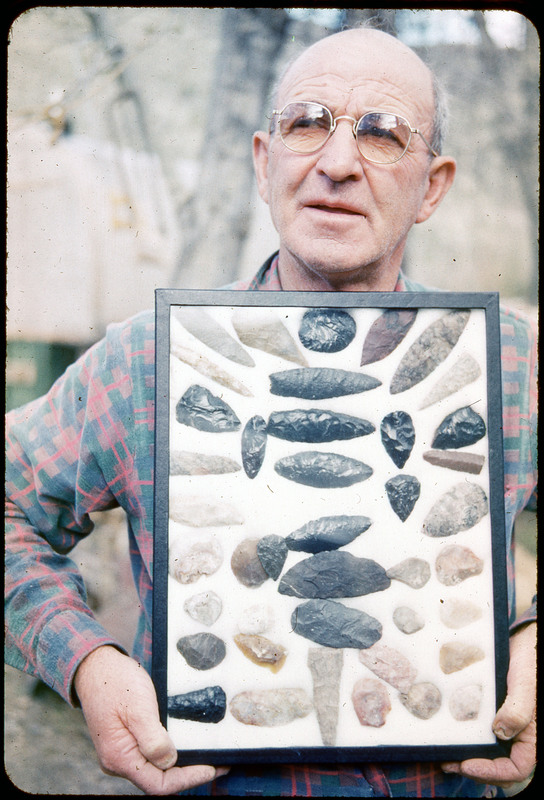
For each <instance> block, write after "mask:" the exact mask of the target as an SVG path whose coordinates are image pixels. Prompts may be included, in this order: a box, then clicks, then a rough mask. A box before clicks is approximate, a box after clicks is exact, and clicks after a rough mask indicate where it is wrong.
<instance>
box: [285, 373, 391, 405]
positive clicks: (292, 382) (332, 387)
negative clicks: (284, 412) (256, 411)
mask: <svg viewBox="0 0 544 800" xmlns="http://www.w3.org/2000/svg"><path fill="white" fill-rule="evenodd" d="M377 386H381V381H380V380H378V379H377V378H373V377H372V376H371V375H365V374H364V373H362V372H349V371H348V370H342V369H333V368H331V367H301V368H300V369H288V370H284V371H283V372H274V373H272V375H270V391H271V392H272V394H275V395H279V396H280V397H300V398H303V399H305V400H325V399H326V398H330V397H345V396H346V395H351V394H359V393H360V392H368V391H369V390H370V389H375V388H376V387H377Z"/></svg>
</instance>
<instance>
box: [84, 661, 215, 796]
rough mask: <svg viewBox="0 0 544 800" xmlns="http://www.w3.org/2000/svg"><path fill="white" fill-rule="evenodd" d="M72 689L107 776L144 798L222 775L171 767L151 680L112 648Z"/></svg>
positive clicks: (173, 754)
mask: <svg viewBox="0 0 544 800" xmlns="http://www.w3.org/2000/svg"><path fill="white" fill-rule="evenodd" d="M75 689H76V692H77V696H78V698H79V701H80V703H81V708H82V710H83V714H84V716H85V721H86V723H87V726H88V728H89V732H90V734H91V738H92V741H93V744H94V746H95V748H96V752H97V754H98V759H99V761H100V766H101V768H102V770H103V772H105V773H107V774H108V775H117V776H119V777H122V778H127V779H128V780H129V781H131V782H132V783H133V784H134V785H135V786H137V787H138V788H139V789H141V790H142V791H144V792H145V793H146V794H152V795H168V794H176V793H177V792H180V791H183V790H185V789H191V788H193V787H194V786H200V785H201V784H203V783H207V782H208V781H211V780H213V779H214V778H216V777H219V776H220V775H224V774H226V773H227V772H228V769H227V768H223V767H218V768H217V769H216V768H215V767H212V766H206V765H197V766H188V767H176V766H174V765H175V763H176V759H177V751H176V748H175V746H174V744H173V742H172V740H171V739H170V737H169V735H168V733H167V731H166V729H165V728H164V727H163V725H162V724H161V722H160V718H159V709H158V704H157V696H156V694H155V687H154V686H153V682H152V681H151V678H150V677H149V675H148V674H147V672H146V671H145V670H144V668H143V667H141V666H140V665H139V664H138V663H137V662H136V661H134V659H132V658H130V657H129V656H126V655H123V653H121V652H119V650H116V649H115V648H114V647H110V646H104V647H99V648H98V649H97V650H94V651H93V652H92V653H90V654H89V655H88V656H87V657H86V658H85V659H84V660H83V661H82V662H81V664H80V666H79V667H78V670H77V672H76V675H75Z"/></svg>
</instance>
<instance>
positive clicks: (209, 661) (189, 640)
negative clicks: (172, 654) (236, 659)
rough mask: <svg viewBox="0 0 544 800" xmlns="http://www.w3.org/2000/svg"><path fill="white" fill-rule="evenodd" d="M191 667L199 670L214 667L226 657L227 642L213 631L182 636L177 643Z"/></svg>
mask: <svg viewBox="0 0 544 800" xmlns="http://www.w3.org/2000/svg"><path fill="white" fill-rule="evenodd" d="M176 647H177V649H178V652H179V653H181V655H182V656H183V658H184V659H185V660H186V662H187V663H188V665H189V666H190V667H193V669H198V670H208V669H213V667H216V666H217V665H218V664H220V663H221V662H222V661H223V659H224V658H225V655H226V652H227V649H226V646H225V642H224V641H223V640H222V639H220V638H219V637H218V636H215V635H214V634H213V633H193V634H189V635H188V636H182V637H181V639H179V640H178V643H177V645H176Z"/></svg>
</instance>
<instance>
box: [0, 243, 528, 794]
mask: <svg viewBox="0 0 544 800" xmlns="http://www.w3.org/2000/svg"><path fill="white" fill-rule="evenodd" d="M229 288H235V289H240V290H281V284H280V282H279V276H278V273H277V259H274V258H271V259H269V260H268V261H267V262H266V264H265V265H264V266H263V268H262V269H261V270H260V272H259V273H258V274H257V276H256V277H255V278H254V279H253V280H251V281H249V282H240V283H237V284H233V285H232V286H230V287H229ZM396 290H397V291H421V290H424V287H421V286H419V285H417V284H414V283H412V282H410V281H408V280H407V279H405V278H404V277H403V276H402V275H401V276H400V277H399V281H398V283H397V286H396ZM154 330H155V328H154V315H153V312H151V311H149V312H143V313H141V314H138V315H136V316H135V317H133V318H132V319H130V320H128V321H127V322H125V323H121V324H115V325H111V326H110V327H109V328H108V332H107V334H106V336H105V338H104V339H103V340H102V341H100V342H98V343H97V344H96V345H95V346H93V347H92V348H91V349H90V350H89V351H88V352H87V353H86V354H84V355H83V356H82V357H81V358H80V359H79V360H78V361H77V362H76V363H75V364H73V365H72V366H71V367H69V368H68V370H67V371H66V373H65V374H64V376H63V377H61V378H60V379H59V380H58V381H57V382H56V383H55V384H54V385H53V387H52V388H51V390H50V391H49V392H48V393H47V395H45V396H44V397H42V398H40V399H38V400H36V401H34V402H32V403H30V404H27V405H26V406H23V407H22V408H20V409H17V410H15V411H13V412H10V413H9V414H8V417H7V423H8V429H7V457H6V463H7V490H6V497H7V498H8V499H7V510H6V541H7V556H6V581H5V583H6V611H5V621H6V630H7V633H6V649H5V652H6V660H7V662H8V663H9V664H11V665H12V666H14V667H16V668H18V669H21V670H24V671H25V672H28V673H30V674H33V675H36V676H39V677H40V678H41V679H42V680H43V681H44V682H45V683H47V684H48V685H49V686H52V687H53V688H54V689H56V690H57V691H58V692H59V694H61V695H62V696H63V697H64V698H65V699H66V700H67V701H68V702H70V703H73V704H74V703H76V702H77V701H76V700H75V698H74V695H73V678H74V674H75V671H76V669H77V667H78V665H79V664H80V663H81V661H82V660H83V658H84V657H85V656H86V655H87V654H88V653H90V652H91V651H92V650H94V649H95V648H96V647H98V646H100V645H104V644H114V645H116V642H115V641H114V640H113V639H112V637H111V636H109V635H108V633H107V632H106V631H105V630H104V629H103V628H102V627H101V626H100V625H99V624H98V623H97V621H96V620H95V619H94V618H93V616H92V614H91V612H90V610H89V608H88V606H87V604H86V594H85V587H84V585H83V581H82V578H81V575H80V574H79V572H78V570H77V567H76V565H75V563H74V562H73V561H72V560H71V559H70V558H69V556H68V553H69V552H70V550H71V549H72V548H73V547H74V546H75V545H76V544H77V542H78V541H79V540H80V539H82V538H83V537H85V536H86V535H87V534H89V533H90V532H91V530H92V527H93V525H92V521H91V519H90V516H89V515H90V514H92V512H94V511H99V510H104V509H107V508H111V507H113V506H121V507H122V508H123V509H124V510H125V512H126V516H127V522H128V535H129V540H130V558H131V562H132V570H133V575H134V576H135V581H136V588H137V591H138V595H139V598H140V603H141V615H140V623H139V629H138V633H137V636H136V641H135V646H134V653H133V655H134V657H135V658H136V659H138V660H139V661H140V662H141V663H142V664H143V665H144V666H145V667H146V668H147V669H149V668H150V664H151V622H152V567H153V563H152V559H153V450H154V416H153V412H154V386H155V375H154V368H155V341H154ZM501 336H502V367H503V403H504V442H505V484H506V485H505V505H506V518H507V530H506V536H507V543H506V544H507V549H508V553H509V585H510V586H509V608H510V614H511V619H510V622H511V624H512V627H514V626H515V625H519V624H521V623H522V622H523V621H525V620H529V619H534V617H535V609H534V608H532V609H529V610H528V611H527V613H526V614H525V615H524V616H523V617H522V618H521V619H518V620H515V619H514V608H515V597H514V580H513V576H514V561H513V548H512V532H513V525H514V520H515V517H516V516H517V514H518V513H519V512H520V511H521V510H522V509H523V508H525V507H527V506H528V505H530V504H531V502H532V500H533V499H534V492H535V487H536V336H535V332H534V331H533V330H532V328H531V326H530V325H529V323H528V322H527V320H526V319H525V318H522V317H520V316H519V315H518V314H517V313H515V312H510V311H506V310H504V309H503V310H502V312H501ZM188 794H213V795H230V796H243V795H250V796H252V795H256V796H258V795H268V796H299V797H319V796H321V797H323V796H326V797H330V796H340V797H365V796H401V797H455V796H462V797H469V796H473V797H482V796H488V797H489V796H493V795H496V794H497V790H496V789H495V788H493V787H484V786H480V785H477V784H475V783H473V782H472V781H467V780H465V779H463V778H460V777H459V776H456V775H446V774H444V773H443V772H442V771H441V769H440V767H439V765H436V764H431V763H429V764H388V765H385V766H384V767H381V766H378V765H372V764H364V765H333V766H330V767H329V766H327V765H319V766H311V765H297V766H283V767H273V768H270V769H264V768H261V767H259V768H256V767H255V768H253V767H252V768H245V769H242V768H233V769H232V771H231V773H230V775H228V776H226V777H223V778H221V779H220V780H218V781H216V782H213V783H212V784H208V785H206V786H205V787H200V788H198V789H195V790H192V791H191V792H188ZM499 794H500V791H499Z"/></svg>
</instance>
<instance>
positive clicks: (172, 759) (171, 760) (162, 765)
mask: <svg viewBox="0 0 544 800" xmlns="http://www.w3.org/2000/svg"><path fill="white" fill-rule="evenodd" d="M177 760H178V755H177V753H169V754H168V755H167V756H164V758H160V759H158V760H157V761H156V762H155V766H156V767H157V769H162V770H166V769H170V767H173V766H174V765H175V763H176V761H177Z"/></svg>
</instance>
